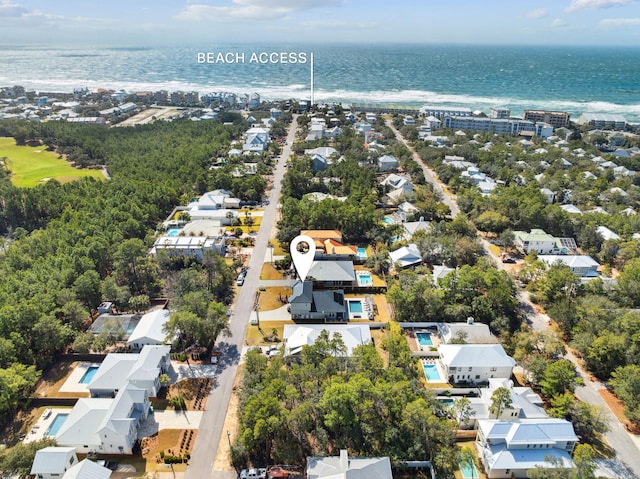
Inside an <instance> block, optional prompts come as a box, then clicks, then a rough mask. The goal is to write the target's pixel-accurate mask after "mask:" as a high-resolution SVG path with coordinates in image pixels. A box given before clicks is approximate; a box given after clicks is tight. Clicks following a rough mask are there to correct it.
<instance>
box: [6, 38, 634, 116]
mask: <svg viewBox="0 0 640 479" xmlns="http://www.w3.org/2000/svg"><path fill="white" fill-rule="evenodd" d="M199 52H213V53H232V54H234V55H235V54H238V55H244V58H245V61H244V62H234V63H216V64H202V63H198V61H197V55H198V53H199ZM263 52H267V53H272V52H285V53H290V52H294V53H297V54H299V53H305V54H306V57H307V62H306V63H296V64H292V63H280V62H278V63H267V64H259V63H251V62H249V60H250V57H251V54H252V53H263ZM311 53H313V58H314V74H315V81H314V84H315V100H316V101H341V102H345V103H392V104H398V105H415V106H421V105H424V104H427V103H428V104H433V105H448V106H467V107H469V108H471V109H480V110H483V111H485V112H487V111H488V109H489V107H491V106H505V107H509V108H511V110H512V112H513V113H514V114H520V113H521V112H522V110H524V109H527V108H544V109H554V110H566V111H570V112H572V113H573V114H574V117H575V115H578V114H580V113H582V112H607V113H617V114H621V115H624V116H625V117H626V118H627V120H629V121H631V122H640V48H631V47H630V48H621V47H601V48H594V47H548V46H536V47H533V46H531V47H526V46H477V45H467V46H464V45H390V44H380V45H366V46H365V45H290V44H287V45H285V44H274V45H252V44H225V45H220V44H216V45H209V46H207V45H201V46H198V47H191V48H187V47H183V48H80V47H78V48H73V49H69V48H68V49H57V48H56V49H53V48H48V47H40V48H34V47H0V65H2V68H1V69H0V86H10V85H15V84H20V85H23V86H25V87H27V88H29V89H36V90H38V91H72V90H73V89H74V88H81V87H87V88H89V89H93V88H98V87H108V88H115V89H125V90H126V91H136V90H157V89H166V90H170V91H171V90H184V91H190V90H196V91H199V92H201V93H206V92H211V91H233V92H236V93H253V92H257V93H259V94H260V95H261V97H263V98H264V99H285V98H296V99H302V98H309V97H310V54H311Z"/></svg>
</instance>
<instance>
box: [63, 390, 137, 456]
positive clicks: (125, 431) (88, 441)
mask: <svg viewBox="0 0 640 479" xmlns="http://www.w3.org/2000/svg"><path fill="white" fill-rule="evenodd" d="M149 406H150V402H149V395H148V394H147V391H146V390H145V389H141V388H138V387H136V386H134V385H133V384H131V383H127V384H126V385H125V386H124V388H123V389H120V390H119V391H118V393H117V394H116V396H115V397H114V398H80V399H78V401H77V402H76V404H75V406H74V407H73V409H72V410H71V413H69V416H68V417H67V418H66V420H65V421H64V423H63V424H62V425H61V426H60V429H59V430H58V432H57V433H56V435H55V439H56V442H57V443H58V444H60V445H62V446H70V447H75V448H76V450H77V451H78V452H81V453H85V454H86V453H89V452H100V453H103V454H132V453H133V449H134V446H135V444H136V441H137V437H138V427H139V425H140V423H141V422H142V421H143V420H144V419H145V418H146V417H147V415H148V413H149Z"/></svg>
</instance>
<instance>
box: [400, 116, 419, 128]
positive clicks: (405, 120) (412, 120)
mask: <svg viewBox="0 0 640 479" xmlns="http://www.w3.org/2000/svg"><path fill="white" fill-rule="evenodd" d="M402 123H403V124H404V126H413V125H415V124H416V119H415V118H414V117H412V116H411V115H407V116H405V117H404V118H403V120H402Z"/></svg>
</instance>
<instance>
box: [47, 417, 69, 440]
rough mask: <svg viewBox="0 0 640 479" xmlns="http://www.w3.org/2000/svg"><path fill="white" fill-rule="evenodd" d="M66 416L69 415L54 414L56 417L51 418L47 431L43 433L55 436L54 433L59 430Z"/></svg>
mask: <svg viewBox="0 0 640 479" xmlns="http://www.w3.org/2000/svg"><path fill="white" fill-rule="evenodd" d="M67 416H69V415H68V414H56V417H54V418H53V421H51V425H50V426H49V429H47V432H46V433H45V434H44V435H45V436H55V435H56V434H58V431H59V430H60V428H61V427H62V425H63V424H64V422H65V421H66V420H67Z"/></svg>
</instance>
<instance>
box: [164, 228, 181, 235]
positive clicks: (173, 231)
mask: <svg viewBox="0 0 640 479" xmlns="http://www.w3.org/2000/svg"><path fill="white" fill-rule="evenodd" d="M180 231H182V228H169V229H168V230H167V236H178V235H179V234H180Z"/></svg>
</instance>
